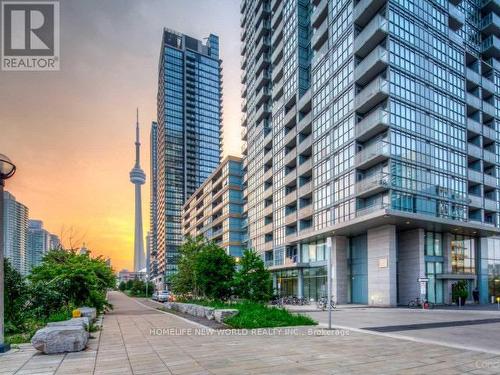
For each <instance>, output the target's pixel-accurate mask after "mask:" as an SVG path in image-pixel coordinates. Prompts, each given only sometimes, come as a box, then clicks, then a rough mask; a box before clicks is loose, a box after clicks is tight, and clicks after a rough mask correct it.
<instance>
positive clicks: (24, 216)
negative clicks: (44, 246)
mask: <svg viewBox="0 0 500 375" xmlns="http://www.w3.org/2000/svg"><path fill="white" fill-rule="evenodd" d="M3 218H4V220H3V235H4V239H3V240H4V242H3V243H4V256H5V258H7V259H9V261H10V263H11V265H12V267H13V268H15V269H16V270H17V271H18V272H19V273H21V274H22V275H25V274H26V272H27V271H26V246H27V233H28V207H26V206H25V205H23V204H22V203H20V202H18V201H16V198H15V197H14V196H13V195H12V194H10V193H9V192H6V191H4V193H3Z"/></svg>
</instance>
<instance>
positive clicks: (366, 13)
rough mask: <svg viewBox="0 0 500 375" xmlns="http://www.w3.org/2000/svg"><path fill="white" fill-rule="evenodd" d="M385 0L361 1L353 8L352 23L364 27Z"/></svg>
mask: <svg viewBox="0 0 500 375" xmlns="http://www.w3.org/2000/svg"><path fill="white" fill-rule="evenodd" d="M386 2H387V0H361V1H359V2H358V3H357V4H356V6H355V7H354V16H353V18H354V23H355V24H356V25H358V26H361V27H364V26H365V25H366V24H367V23H368V22H370V20H371V19H372V18H373V16H374V15H375V14H377V12H378V11H379V10H380V8H381V7H382V6H383V5H384V4H385V3H386Z"/></svg>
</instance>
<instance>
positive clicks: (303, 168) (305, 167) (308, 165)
mask: <svg viewBox="0 0 500 375" xmlns="http://www.w3.org/2000/svg"><path fill="white" fill-rule="evenodd" d="M311 171H312V158H309V159H307V160H306V161H304V162H303V163H302V164H300V165H299V167H298V168H297V175H298V176H299V177H300V176H302V175H304V174H308V173H310V172H311Z"/></svg>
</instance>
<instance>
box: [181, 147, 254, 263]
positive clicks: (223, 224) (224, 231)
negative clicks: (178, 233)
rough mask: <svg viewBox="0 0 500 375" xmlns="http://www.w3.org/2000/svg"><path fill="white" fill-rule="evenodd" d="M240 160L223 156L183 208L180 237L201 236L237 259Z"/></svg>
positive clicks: (240, 236)
mask: <svg viewBox="0 0 500 375" xmlns="http://www.w3.org/2000/svg"><path fill="white" fill-rule="evenodd" d="M242 178H243V171H242V159H241V158H238V157H235V156H228V157H226V158H225V159H224V160H223V161H222V163H221V164H220V165H219V167H218V168H217V169H216V170H215V171H214V172H213V173H212V174H211V175H210V176H209V177H208V178H207V179H206V180H205V182H204V183H203V184H202V185H201V186H200V187H199V188H198V189H197V190H196V191H195V192H194V193H193V195H192V196H191V197H190V198H188V200H187V201H186V203H185V204H184V207H183V209H182V235H183V237H187V236H190V237H198V236H203V237H205V238H206V239H208V240H210V241H214V242H215V243H217V245H219V246H220V247H222V248H223V249H224V250H226V252H227V254H229V255H232V256H234V257H240V256H241V255H242V253H243V247H242V240H243V229H242V228H243V219H242V212H243V204H244V201H243V187H242Z"/></svg>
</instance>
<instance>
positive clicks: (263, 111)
mask: <svg viewBox="0 0 500 375" xmlns="http://www.w3.org/2000/svg"><path fill="white" fill-rule="evenodd" d="M270 114H271V110H270V108H269V106H268V105H267V104H263V105H261V106H260V108H259V110H258V111H257V113H256V115H255V121H256V122H259V121H260V120H262V119H263V118H265V117H267V116H269V115H270Z"/></svg>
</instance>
